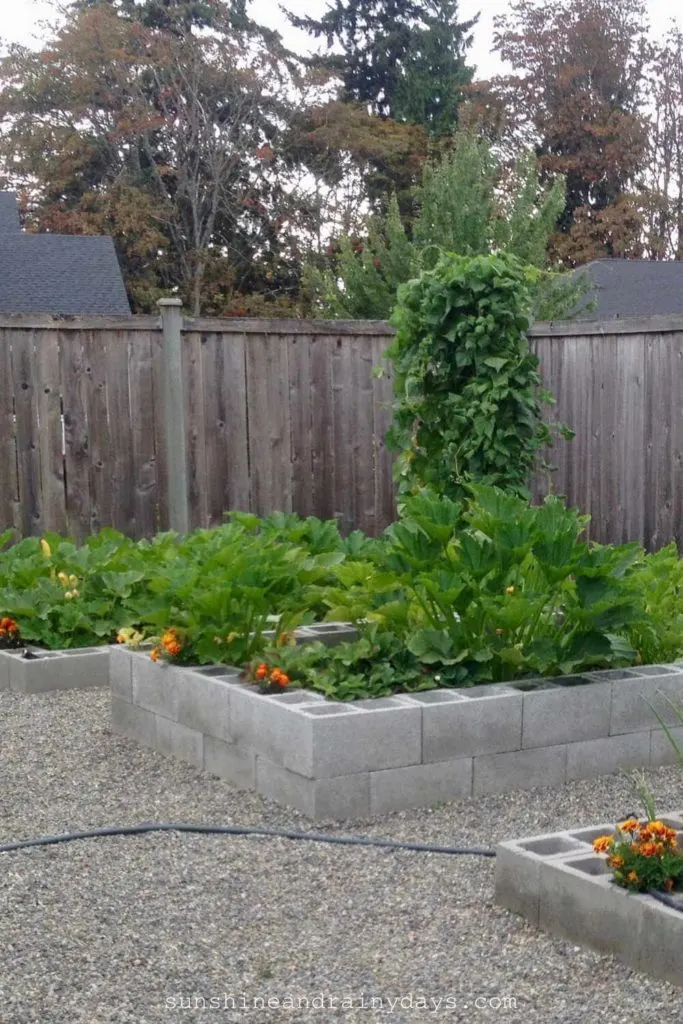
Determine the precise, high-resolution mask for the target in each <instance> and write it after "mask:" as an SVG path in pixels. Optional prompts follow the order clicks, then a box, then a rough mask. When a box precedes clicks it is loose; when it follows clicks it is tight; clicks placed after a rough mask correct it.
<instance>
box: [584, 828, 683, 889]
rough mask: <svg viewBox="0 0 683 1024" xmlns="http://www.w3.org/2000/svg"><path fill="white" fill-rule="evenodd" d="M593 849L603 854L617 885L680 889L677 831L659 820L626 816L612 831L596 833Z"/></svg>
mask: <svg viewBox="0 0 683 1024" xmlns="http://www.w3.org/2000/svg"><path fill="white" fill-rule="evenodd" d="M593 849H594V850H595V852H596V853H601V854H607V865H608V867H609V868H610V869H611V870H612V877H613V879H614V881H615V882H616V884H617V885H620V886H622V888H624V889H631V890H632V891H634V892H649V891H650V890H652V889H657V890H664V891H666V892H672V891H673V890H680V889H683V849H681V848H680V847H679V845H678V833H677V831H676V829H675V828H670V827H669V826H668V825H665V824H664V822H663V821H657V820H654V821H643V822H640V821H638V820H637V819H636V818H628V819H627V820H626V821H622V822H621V823H620V824H618V825H617V829H616V832H615V833H614V834H613V835H604V836H598V837H597V839H595V840H594V842H593Z"/></svg>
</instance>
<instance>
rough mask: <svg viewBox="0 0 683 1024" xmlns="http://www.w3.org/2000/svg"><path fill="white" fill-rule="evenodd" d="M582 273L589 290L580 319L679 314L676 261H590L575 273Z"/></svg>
mask: <svg viewBox="0 0 683 1024" xmlns="http://www.w3.org/2000/svg"><path fill="white" fill-rule="evenodd" d="M575 273H576V275H578V276H580V275H582V274H586V276H587V277H588V278H589V281H590V285H591V287H590V291H589V293H588V294H587V295H586V296H585V299H584V302H585V301H591V300H592V301H593V302H594V303H595V306H594V308H593V309H590V310H588V311H582V312H581V313H580V314H579V319H582V320H612V319H614V318H616V317H619V318H624V317H634V316H657V315H661V314H667V313H683V262H680V261H677V260H621V259H606V260H593V262H592V263H587V264H586V265H585V266H584V267H580V268H579V269H578V270H577V271H575Z"/></svg>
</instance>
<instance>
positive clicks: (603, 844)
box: [593, 836, 614, 853]
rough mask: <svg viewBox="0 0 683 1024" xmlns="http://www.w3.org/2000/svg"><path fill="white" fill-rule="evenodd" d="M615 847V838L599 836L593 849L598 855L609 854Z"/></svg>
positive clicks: (594, 841)
mask: <svg viewBox="0 0 683 1024" xmlns="http://www.w3.org/2000/svg"><path fill="white" fill-rule="evenodd" d="M613 846H614V836H598V838H597V839H594V840H593V849H594V850H595V852H596V853H607V851H608V850H611V849H612V847H613Z"/></svg>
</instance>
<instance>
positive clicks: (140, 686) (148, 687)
mask: <svg viewBox="0 0 683 1024" xmlns="http://www.w3.org/2000/svg"><path fill="white" fill-rule="evenodd" d="M186 671H187V670H186V669H182V668H179V667H178V666H176V665H169V664H167V663H166V662H161V661H160V662H153V661H152V659H151V658H150V657H149V654H145V653H140V654H134V655H133V686H132V691H133V703H134V704H137V705H138V706H139V707H141V708H145V710H146V711H154V712H155V713H156V714H159V715H162V716H163V717H164V718H170V719H173V720H175V721H177V719H178V694H179V690H180V686H181V684H182V682H183V676H184V674H185V672H186Z"/></svg>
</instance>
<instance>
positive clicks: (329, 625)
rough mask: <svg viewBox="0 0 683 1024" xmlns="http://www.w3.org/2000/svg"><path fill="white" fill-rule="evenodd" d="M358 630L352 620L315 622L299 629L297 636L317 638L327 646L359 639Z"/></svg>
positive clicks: (305, 638)
mask: <svg viewBox="0 0 683 1024" xmlns="http://www.w3.org/2000/svg"><path fill="white" fill-rule="evenodd" d="M358 636H359V633H358V630H357V629H356V627H355V626H353V625H352V624H351V623H350V622H314V623H313V624H312V625H310V626H302V627H301V629H299V630H297V638H299V639H300V641H301V640H303V642H306V641H312V640H317V641H319V642H320V643H323V644H325V646H326V647H336V646H337V644H343V643H350V642H352V641H354V640H357V639H358Z"/></svg>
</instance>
